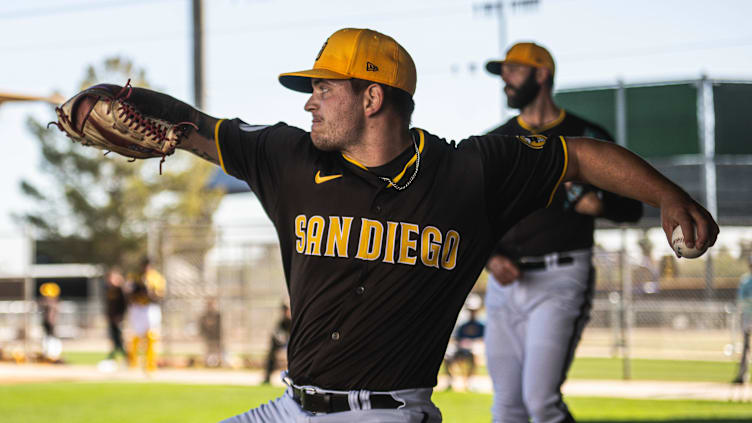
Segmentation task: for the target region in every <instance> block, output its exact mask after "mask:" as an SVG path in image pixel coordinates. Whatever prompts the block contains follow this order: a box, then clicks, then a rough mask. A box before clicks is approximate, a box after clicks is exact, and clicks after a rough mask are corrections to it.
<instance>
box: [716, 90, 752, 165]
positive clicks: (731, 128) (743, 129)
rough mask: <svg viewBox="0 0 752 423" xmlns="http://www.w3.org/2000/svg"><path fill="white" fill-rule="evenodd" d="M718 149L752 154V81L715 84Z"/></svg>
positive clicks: (726, 151) (724, 152)
mask: <svg viewBox="0 0 752 423" xmlns="http://www.w3.org/2000/svg"><path fill="white" fill-rule="evenodd" d="M713 103H715V153H716V154H752V139H751V138H752V119H750V110H752V84H731V83H724V84H715V85H714V86H713Z"/></svg>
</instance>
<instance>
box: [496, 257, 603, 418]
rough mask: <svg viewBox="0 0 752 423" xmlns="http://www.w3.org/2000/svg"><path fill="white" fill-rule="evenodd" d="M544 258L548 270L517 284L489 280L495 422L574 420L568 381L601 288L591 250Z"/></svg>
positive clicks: (525, 273) (531, 274)
mask: <svg viewBox="0 0 752 423" xmlns="http://www.w3.org/2000/svg"><path fill="white" fill-rule="evenodd" d="M566 255H567V256H570V257H573V258H574V261H573V262H572V263H566V264H558V263H557V260H558V254H556V253H554V254H549V255H547V256H544V257H542V258H541V260H543V261H545V262H546V267H545V268H543V269H540V270H526V271H523V273H522V275H521V277H520V278H519V279H518V280H517V281H515V282H513V283H512V284H510V285H507V286H502V285H501V284H499V283H498V282H497V281H496V280H495V279H493V278H492V277H489V281H488V286H487V288H486V313H487V322H486V332H485V342H486V356H487V361H488V372H489V374H490V376H491V380H492V382H493V386H494V400H493V406H492V409H491V411H492V416H493V421H494V422H503V423H508V422H511V423H527V422H528V421H529V420H530V419H532V421H533V422H534V423H559V422H568V421H574V420H573V418H572V416H571V414H570V413H569V410H568V409H567V406H566V404H564V401H563V400H562V396H561V385H562V384H563V383H564V380H565V378H566V373H567V371H568V370H569V366H570V364H571V363H572V359H573V358H574V351H575V348H576V347H577V344H578V343H579V341H580V337H581V335H582V331H583V330H584V328H585V324H586V323H587V322H588V320H589V318H590V317H589V316H590V308H591V305H592V295H593V289H594V280H593V279H594V278H593V268H592V264H591V255H592V254H591V252H590V250H578V251H573V252H567V253H566Z"/></svg>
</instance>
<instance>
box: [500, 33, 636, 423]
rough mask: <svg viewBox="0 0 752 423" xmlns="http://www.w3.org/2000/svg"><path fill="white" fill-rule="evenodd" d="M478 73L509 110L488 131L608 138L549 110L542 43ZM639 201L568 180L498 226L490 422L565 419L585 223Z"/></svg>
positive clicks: (587, 233)
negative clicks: (537, 205) (499, 91)
mask: <svg viewBox="0 0 752 423" xmlns="http://www.w3.org/2000/svg"><path fill="white" fill-rule="evenodd" d="M486 69H487V70H488V71H489V72H490V73H492V74H495V75H499V76H501V79H502V80H503V82H504V84H505V86H504V93H506V95H507V103H508V105H509V107H511V108H514V109H519V111H520V114H519V115H518V116H516V117H514V118H512V119H510V120H509V121H507V122H506V123H505V124H503V125H501V126H499V127H498V128H496V129H494V130H492V131H491V132H490V134H494V135H509V136H517V137H519V138H525V139H526V138H529V139H532V140H545V139H559V137H579V136H582V137H592V138H597V139H600V140H604V141H611V142H612V140H613V138H612V137H611V135H609V134H608V133H607V132H606V131H605V130H604V129H603V128H601V127H600V126H599V125H597V124H595V123H592V122H589V121H587V120H585V119H583V118H581V117H579V116H576V115H575V114H573V113H571V112H569V111H566V110H564V109H563V108H561V107H559V106H558V105H557V104H556V103H555V102H554V98H553V95H552V90H553V82H554V72H555V64H554V60H553V58H552V57H551V54H550V53H549V52H548V50H546V49H545V48H543V47H541V46H539V45H537V44H535V43H532V42H523V43H517V44H515V45H513V46H512V47H511V48H510V49H509V50H508V52H507V55H506V58H504V60H491V61H489V62H488V63H487V64H486ZM641 216H642V204H641V203H640V202H639V201H635V200H632V199H629V198H625V197H621V196H619V195H616V194H613V193H611V192H608V191H606V190H601V189H598V188H596V187H594V186H593V185H589V184H583V183H579V182H573V181H568V182H565V183H563V184H561V185H560V186H559V188H558V189H557V190H556V191H555V192H554V193H553V194H552V196H551V199H550V203H549V205H548V207H546V208H542V209H539V210H536V211H534V212H532V213H530V214H529V215H527V216H526V217H524V218H523V219H522V220H520V221H519V222H517V223H516V224H515V225H514V226H512V228H511V229H510V230H509V231H507V233H506V234H504V236H503V237H502V238H501V240H500V241H499V242H498V243H497V244H496V248H495V249H494V251H493V252H492V253H491V256H490V258H489V259H488V262H487V264H486V268H487V269H488V271H489V273H490V277H489V279H488V287H487V289H486V324H487V328H486V352H487V353H486V356H487V360H488V373H489V375H490V376H491V380H492V381H493V386H494V402H493V407H492V414H493V421H494V422H497V421H504V422H506V421H514V422H522V421H525V422H526V421H528V419H532V420H533V421H534V422H536V423H549V422H551V423H554V422H556V423H558V422H562V421H574V420H573V419H572V416H571V414H570V413H569V411H568V410H567V406H566V404H565V403H564V401H563V400H562V395H561V385H562V384H563V383H564V380H565V378H566V374H567V371H568V370H569V365H570V364H571V362H572V358H573V357H574V351H575V348H576V347H577V344H578V343H579V340H580V337H581V335H582V331H583V330H584V328H585V325H586V324H587V322H588V320H589V319H590V309H591V306H592V297H593V292H594V283H595V268H594V267H593V265H592V262H591V259H592V248H593V230H594V227H595V224H594V222H595V219H596V218H598V217H605V218H607V219H609V220H612V221H614V222H636V221H637V220H639V218H640V217H641Z"/></svg>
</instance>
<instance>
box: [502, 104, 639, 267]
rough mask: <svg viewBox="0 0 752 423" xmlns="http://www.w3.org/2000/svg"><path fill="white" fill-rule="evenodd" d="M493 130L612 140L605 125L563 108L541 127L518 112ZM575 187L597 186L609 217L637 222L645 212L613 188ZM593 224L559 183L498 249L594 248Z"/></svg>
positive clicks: (514, 253) (516, 252) (519, 253)
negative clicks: (547, 202) (548, 199)
mask: <svg viewBox="0 0 752 423" xmlns="http://www.w3.org/2000/svg"><path fill="white" fill-rule="evenodd" d="M490 133H491V134H498V135H534V134H541V135H545V136H546V137H549V138H552V137H557V136H565V137H567V136H571V137H590V138H598V139H601V140H604V141H612V140H613V138H612V137H611V135H609V134H608V132H606V130H605V129H603V128H601V127H600V126H598V125H596V124H594V123H591V122H588V121H586V120H585V119H582V118H580V117H578V116H576V115H573V114H571V113H567V112H565V111H564V110H563V109H562V111H561V115H560V116H559V118H558V119H556V120H555V121H554V122H552V123H550V124H548V125H546V126H544V127H541V128H534V127H531V126H529V125H527V124H526V123H525V122H524V121H523V120H522V119H521V118H520V117H519V116H518V117H516V118H512V119H510V120H509V121H507V122H506V123H505V124H504V125H502V126H500V127H498V128H496V129H494V130H492V131H491V132H490ZM574 189H579V190H586V191H587V190H595V191H596V192H597V193H598V195H599V196H600V197H601V200H602V201H603V206H604V212H603V217H605V218H607V219H610V220H613V221H615V222H636V221H637V220H639V218H640V217H641V216H642V203H640V202H639V201H636V200H632V199H629V198H626V197H621V196H618V195H616V194H613V193H610V192H605V191H604V192H601V191H600V190H597V189H595V188H594V187H591V186H581V185H575V186H574ZM594 228H595V218H594V217H593V216H589V215H584V214H580V213H577V212H575V211H574V209H573V205H572V204H569V203H568V199H567V190H566V189H565V188H564V187H563V186H560V187H559V188H558V189H557V191H556V193H555V194H554V197H553V201H552V204H551V206H550V207H547V208H545V209H541V210H537V211H535V212H533V213H532V214H531V215H530V216H527V217H526V218H525V219H523V220H522V221H521V222H519V223H518V224H517V225H515V226H514V227H513V228H512V229H511V230H509V231H508V232H507V233H506V235H504V237H503V238H502V239H501V241H500V242H499V244H498V245H497V248H496V252H498V253H500V254H504V255H507V256H509V257H511V258H515V259H516V258H519V257H523V256H542V255H545V254H549V253H553V252H565V251H573V250H580V249H586V248H591V247H592V246H593V230H594Z"/></svg>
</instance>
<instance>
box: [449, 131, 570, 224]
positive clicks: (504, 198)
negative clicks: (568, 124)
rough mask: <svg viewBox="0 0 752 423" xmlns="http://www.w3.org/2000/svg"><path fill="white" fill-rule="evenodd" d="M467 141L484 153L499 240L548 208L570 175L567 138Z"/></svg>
mask: <svg viewBox="0 0 752 423" xmlns="http://www.w3.org/2000/svg"><path fill="white" fill-rule="evenodd" d="M466 141H469V142H470V145H475V146H477V148H478V149H479V150H480V156H481V163H482V167H483V183H484V189H485V198H486V206H487V210H488V216H489V221H490V222H491V223H492V225H493V227H494V228H495V232H496V234H495V235H496V236H497V237H500V236H501V234H503V233H504V232H505V231H506V230H507V229H508V228H510V227H511V226H512V225H514V224H515V223H517V221H519V220H520V219H521V218H522V217H524V216H526V215H528V214H529V213H530V212H532V211H533V210H536V209H539V208H541V207H547V206H548V204H549V203H550V201H551V199H552V198H553V194H554V193H555V191H556V188H557V187H558V186H559V184H560V183H561V181H562V179H563V178H564V174H565V173H566V166H567V151H566V141H565V140H564V138H563V137H556V138H546V137H544V136H542V135H525V136H523V135H514V136H501V135H485V136H480V137H473V138H469V139H468V140H466ZM462 144H465V142H463V143H461V144H460V146H462Z"/></svg>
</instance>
